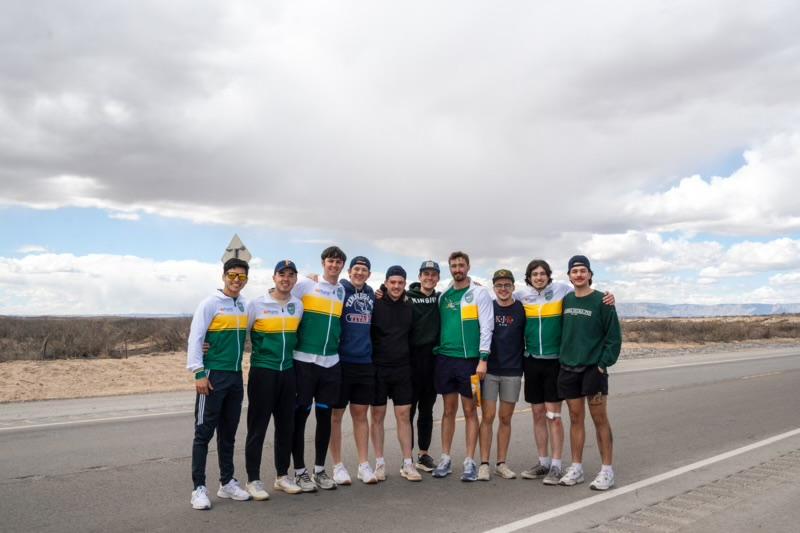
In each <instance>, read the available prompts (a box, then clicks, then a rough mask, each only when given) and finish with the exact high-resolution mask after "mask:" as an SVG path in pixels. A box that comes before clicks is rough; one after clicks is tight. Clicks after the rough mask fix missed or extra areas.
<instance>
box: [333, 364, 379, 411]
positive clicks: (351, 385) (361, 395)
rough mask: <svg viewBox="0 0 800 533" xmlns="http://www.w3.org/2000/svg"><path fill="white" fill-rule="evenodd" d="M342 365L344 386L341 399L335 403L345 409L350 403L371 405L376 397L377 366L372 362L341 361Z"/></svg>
mask: <svg viewBox="0 0 800 533" xmlns="http://www.w3.org/2000/svg"><path fill="white" fill-rule="evenodd" d="M340 364H341V365H342V386H341V387H340V388H339V399H338V400H337V402H336V403H335V404H334V405H333V407H334V408H336V409H344V408H345V407H347V404H348V403H354V404H356V405H371V404H372V400H373V398H375V367H374V366H373V365H372V363H367V364H357V363H340Z"/></svg>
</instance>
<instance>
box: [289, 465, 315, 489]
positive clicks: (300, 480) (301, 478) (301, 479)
mask: <svg viewBox="0 0 800 533" xmlns="http://www.w3.org/2000/svg"><path fill="white" fill-rule="evenodd" d="M294 482H295V484H296V485H297V486H298V487H300V490H302V491H303V492H317V486H316V485H315V484H314V482H313V481H312V480H311V476H309V475H308V470H306V471H305V472H303V473H302V474H295V476H294Z"/></svg>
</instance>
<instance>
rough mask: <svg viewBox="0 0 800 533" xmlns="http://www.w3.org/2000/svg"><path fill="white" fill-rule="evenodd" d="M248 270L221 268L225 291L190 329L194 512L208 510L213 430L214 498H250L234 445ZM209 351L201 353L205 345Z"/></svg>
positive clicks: (203, 306)
mask: <svg viewBox="0 0 800 533" xmlns="http://www.w3.org/2000/svg"><path fill="white" fill-rule="evenodd" d="M249 269H250V267H249V265H248V264H247V262H246V261H243V260H241V259H236V258H233V259H229V260H227V261H226V262H225V264H224V266H223V274H222V281H223V284H224V288H223V289H221V290H217V291H216V292H214V294H212V295H211V296H209V297H208V298H206V299H205V300H203V301H202V302H201V303H200V305H199V306H198V307H197V310H196V311H195V313H194V317H193V318H192V325H191V328H190V330H189V342H188V350H187V363H186V367H187V368H188V369H189V371H190V372H192V373H193V374H194V378H195V390H196V391H197V396H196V399H195V426H194V442H193V444H192V481H193V483H194V490H193V491H192V498H191V504H192V507H193V508H194V509H210V508H211V501H210V500H209V498H208V489H207V488H206V457H207V456H208V443H209V441H210V440H211V437H212V436H213V435H214V431H216V432H217V454H218V456H219V465H220V478H219V481H220V487H219V490H218V491H217V496H218V497H220V498H230V499H233V500H249V499H250V494H249V493H248V492H247V491H245V490H243V489H242V488H241V487H240V486H239V482H238V481H237V480H236V479H235V478H234V477H233V473H234V472H233V447H234V441H235V438H236V429H237V428H238V426H239V417H240V415H241V412H242V399H243V398H244V386H243V384H242V354H243V352H244V342H245V337H246V335H247V312H246V302H245V299H244V297H242V296H241V295H240V293H241V291H242V289H243V288H244V286H245V285H246V284H247V274H248V271H249ZM204 342H205V343H208V344H209V347H208V352H207V353H206V354H203V343H204Z"/></svg>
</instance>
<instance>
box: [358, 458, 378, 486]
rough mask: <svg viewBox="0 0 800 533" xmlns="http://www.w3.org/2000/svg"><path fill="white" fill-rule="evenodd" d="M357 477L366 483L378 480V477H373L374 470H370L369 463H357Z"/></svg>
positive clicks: (370, 483) (372, 483) (371, 483)
mask: <svg viewBox="0 0 800 533" xmlns="http://www.w3.org/2000/svg"><path fill="white" fill-rule="evenodd" d="M358 479H360V480H361V481H363V482H364V483H366V484H367V485H374V484H375V483H377V482H378V478H377V477H375V472H374V471H373V470H372V467H371V466H369V463H365V464H363V465H358Z"/></svg>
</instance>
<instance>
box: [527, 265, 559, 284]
mask: <svg viewBox="0 0 800 533" xmlns="http://www.w3.org/2000/svg"><path fill="white" fill-rule="evenodd" d="M539 267H542V268H543V269H544V271H545V273H546V274H547V283H552V282H553V269H552V268H550V265H548V264H547V261H545V260H544V259H534V260H533V261H531V262H530V263H528V267H527V268H526V269H525V283H526V284H528V285H530V286H531V287H533V284H532V283H531V274H532V273H533V271H534V270H536V269H537V268H539Z"/></svg>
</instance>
